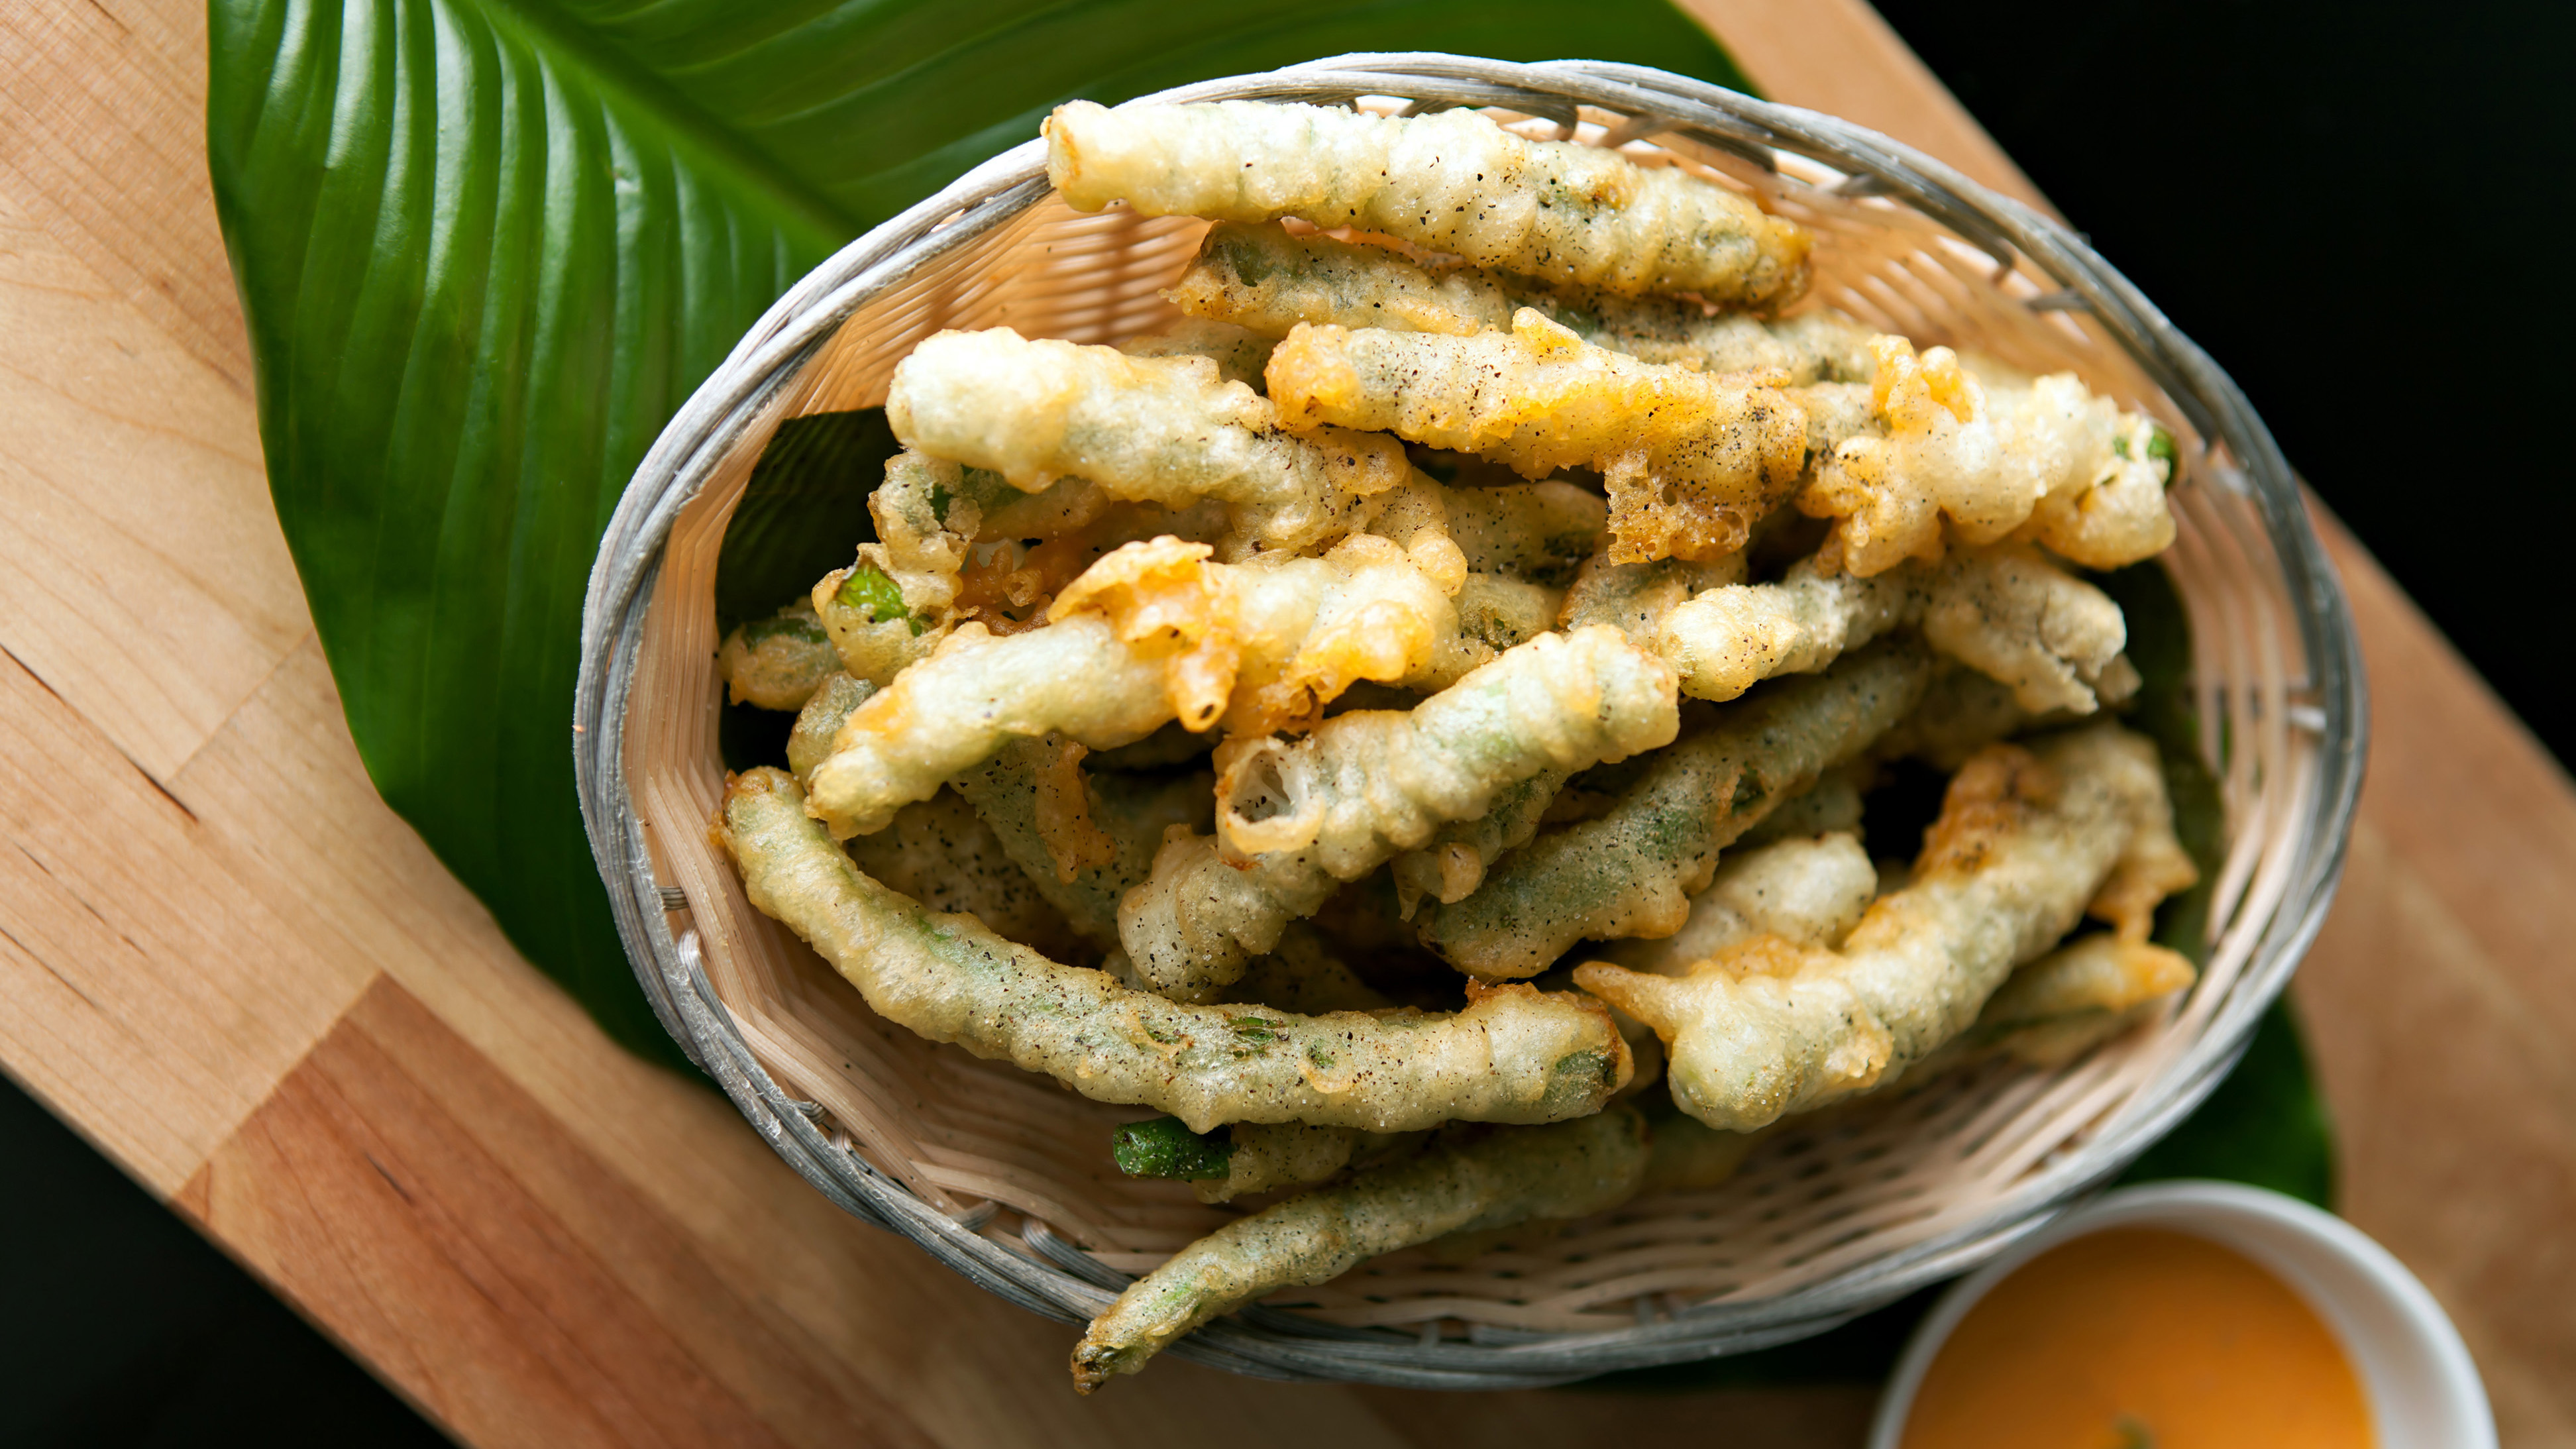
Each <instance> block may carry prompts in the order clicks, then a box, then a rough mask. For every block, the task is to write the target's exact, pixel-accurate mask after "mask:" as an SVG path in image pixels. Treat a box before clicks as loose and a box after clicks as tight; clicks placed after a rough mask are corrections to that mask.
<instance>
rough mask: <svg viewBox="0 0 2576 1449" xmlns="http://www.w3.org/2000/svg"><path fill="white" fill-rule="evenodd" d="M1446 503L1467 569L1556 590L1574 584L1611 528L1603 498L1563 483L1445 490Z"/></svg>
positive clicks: (1450, 530) (1452, 528) (1446, 509)
mask: <svg viewBox="0 0 2576 1449" xmlns="http://www.w3.org/2000/svg"><path fill="white" fill-rule="evenodd" d="M1441 501H1442V503H1443V505H1444V510H1443V511H1444V513H1445V514H1446V517H1447V521H1448V524H1449V535H1450V537H1451V538H1453V539H1455V540H1456V541H1457V544H1458V547H1459V549H1460V551H1461V552H1462V553H1463V554H1464V555H1465V557H1466V560H1467V567H1469V568H1471V569H1474V570H1477V571H1478V572H1480V573H1488V574H1500V575H1507V576H1509V577H1512V578H1516V579H1522V580H1526V581H1527V582H1530V583H1533V584H1544V585H1547V586H1549V587H1552V588H1563V587H1564V586H1566V585H1567V584H1570V583H1572V582H1573V581H1574V575H1575V572H1576V571H1577V570H1578V569H1580V568H1581V567H1582V566H1583V561H1584V560H1585V559H1588V558H1590V557H1592V556H1593V555H1594V554H1596V553H1599V552H1600V551H1601V538H1602V532H1603V530H1605V529H1606V528H1608V526H1609V512H1608V505H1607V504H1605V503H1603V502H1602V501H1601V495H1600V494H1598V493H1594V492H1592V491H1591V490H1589V489H1585V488H1578V487H1576V486H1574V485H1573V484H1571V483H1567V482H1564V481H1562V480H1553V479H1552V480H1550V481H1548V482H1544V483H1503V484H1497V485H1495V486H1493V487H1490V488H1450V489H1444V490H1443V491H1442V493H1441Z"/></svg>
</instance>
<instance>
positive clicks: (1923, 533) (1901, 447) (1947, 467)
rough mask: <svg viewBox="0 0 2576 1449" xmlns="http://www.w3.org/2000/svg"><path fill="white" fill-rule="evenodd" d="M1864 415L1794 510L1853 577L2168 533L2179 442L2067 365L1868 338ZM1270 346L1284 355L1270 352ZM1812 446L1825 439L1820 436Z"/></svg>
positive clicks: (2140, 554) (2144, 541)
mask: <svg viewBox="0 0 2576 1449" xmlns="http://www.w3.org/2000/svg"><path fill="white" fill-rule="evenodd" d="M1870 348H1871V350H1872V351H1873V352H1874V353H1875V354H1876V356H1877V364H1876V367H1875V368H1874V369H1873V371H1872V375H1871V382H1870V396H1871V416H1870V419H1869V423H1868V425H1867V426H1865V427H1861V428H1859V429H1857V430H1856V431H1854V432H1853V433H1852V435H1850V436H1847V437H1844V438H1841V439H1839V440H1834V441H1832V446H1831V447H1830V448H1829V449H1824V450H1820V456H1819V461H1818V462H1817V464H1816V467H1815V469H1814V470H1813V474H1812V477H1811V481H1810V482H1809V483H1808V484H1807V486H1806V488H1805V489H1804V490H1803V491H1802V492H1801V493H1800V494H1799V495H1798V507H1799V508H1800V509H1801V510H1802V511H1804V512H1806V513H1808V514H1810V515H1813V516H1815V517H1818V518H1831V519H1833V520H1835V522H1834V525H1833V531H1832V533H1831V535H1830V536H1829V537H1828V539H1827V540H1826V545H1825V548H1826V552H1827V554H1828V555H1829V556H1831V557H1832V558H1833V559H1834V560H1835V561H1836V565H1837V566H1838V567H1840V568H1843V569H1848V570H1849V571H1851V572H1852V573H1856V574H1861V575H1864V576H1866V575H1870V574H1877V573H1883V572H1885V571H1886V570H1888V569H1891V568H1894V567H1895V566H1896V565H1898V564H1899V563H1902V562H1903V561H1905V560H1906V559H1909V558H1918V559H1927V560H1929V559H1937V558H1939V557H1940V556H1941V551H1942V548H1943V546H1944V542H1945V540H1947V541H1948V542H1951V543H1964V544H1971V545H1974V544H1989V543H1995V542H1999V541H2001V540H2003V539H2005V538H2010V537H2024V538H2036V539H2037V540H2038V541H2040V542H2042V543H2045V544H2047V545H2048V546H2049V547H2050V548H2052V549H2056V550H2058V551H2059V552H2060V553H2061V554H2062V555H2063V556H2064V557H2067V558H2070V559H2072V560H2074V561H2075V562H2077V563H2080V564H2083V565H2085V566H2086V567H2088V568H2115V567H2117V566H2119V565H2121V564H2127V563H2135V562H2137V561H2138V560H2140V559H2143V558H2147V557H2149V556H2151V555H2153V554H2155V553H2158V552H2160V551H2162V550H2163V548H2164V547H2165V545H2167V544H2169V543H2171V542H2173V538H2174V522H2173V516H2172V514H2171V513H2170V512H2169V511H2168V510H2167V508H2166V504H2165V490H2166V488H2167V487H2169V486H2171V484H2172V483H2173V481H2174V473H2173V463H2174V461H2175V452H2174V449H2173V445H2172V440H2171V438H2170V437H2169V436H2168V437H2166V438H2165V442H2164V446H2163V447H2162V448H2161V449H2156V448H2154V447H2153V443H2154V440H2155V439H2156V438H2157V437H2158V436H2161V435H2162V434H2161V431H2160V430H2159V429H2157V428H2156V427H2155V425H2154V424H2153V423H2151V422H2149V421H2147V420H2146V419H2144V418H2139V417H2136V416H2135V415H2123V414H2122V413H2121V412H2120V411H2119V409H2118V408H2117V407H2116V406H2115V405H2114V404H2113V403H2112V402H2111V401H2110V400H2109V399H2108V398H2101V397H2096V396H2094V395H2093V394H2092V393H2091V392H2090V391H2088V390H2086V388H2085V386H2084V384H2083V382H2082V381H2081V380H2079V379H2078V378H2077V377H2076V376H2075V375H2074V374H2073V373H2071V372H2062V373H2052V374H2050V375H2048V376H2045V377H2038V378H2032V377H2027V376H2024V375H2022V374H2019V373H2015V372H2012V371H2010V370H2008V369H2005V368H2002V367H1999V366H1996V365H1993V364H1991V363H1987V362H1983V361H1977V360H1971V359H1963V358H1961V357H1959V356H1958V355H1957V354H1955V353H1953V352H1952V351H1951V350H1950V349H1949V348H1946V347H1935V348H1933V349H1931V350H1930V351H1928V352H1925V353H1923V354H1922V355H1921V356H1920V357H1917V356H1916V355H1915V351H1914V346H1913V344H1912V343H1910V342H1908V341H1906V340H1905V339H1904V338H1902V337H1893V336H1881V337H1876V338H1873V339H1871V342H1870ZM1274 356H1275V354H1274ZM1810 441H1811V442H1821V441H1827V440H1823V439H1815V438H1812V437H1811V440H1810Z"/></svg>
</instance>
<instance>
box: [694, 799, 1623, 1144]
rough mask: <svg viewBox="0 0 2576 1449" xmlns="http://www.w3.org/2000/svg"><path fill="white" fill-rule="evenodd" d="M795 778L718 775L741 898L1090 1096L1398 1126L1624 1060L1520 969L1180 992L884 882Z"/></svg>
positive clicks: (1578, 1109) (1563, 1095)
mask: <svg viewBox="0 0 2576 1449" xmlns="http://www.w3.org/2000/svg"><path fill="white" fill-rule="evenodd" d="M802 794H803V792H802V791H800V790H798V789H797V787H796V782H795V781H794V780H793V779H792V778H790V777H789V776H788V775H787V773H786V772H785V771H783V770H774V769H766V768H764V769H758V770H750V771H746V772H744V773H743V774H742V775H740V776H737V777H736V778H735V779H734V780H733V781H732V782H731V784H730V785H729V787H728V788H727V790H726V794H725V804H724V810H723V814H722V815H721V816H720V817H719V819H718V821H717V829H716V834H717V838H718V840H719V841H720V843H722V844H723V845H724V847H725V848H726V850H727V851H729V852H730V853H731V854H732V856H733V858H734V861H735V863H736V865H737V866H738V867H739V868H740V870H741V873H742V879H743V890H744V893H745V894H746V895H748V896H749V897H750V899H751V903H752V904H753V905H754V906H755V907H757V908H759V909H760V910H761V911H762V912H764V913H766V914H768V915H770V916H772V917H775V918H776V919H778V920H779V921H781V922H784V923H785V924H786V925H787V927H788V928H789V929H790V930H792V931H794V932H795V933H796V934H797V935H798V936H800V937H802V938H804V940H805V941H806V942H807V943H808V944H810V945H811V946H813V947H814V949H815V950H816V951H818V952H820V953H821V954H822V956H823V958H824V959H825V960H827V961H829V962H831V963H832V964H833V966H834V967H836V968H838V969H839V971H840V972H841V974H842V975H843V976H845V977H847V978H848V979H849V981H850V983H851V984H852V985H853V986H856V987H857V988H858V990H859V993H860V995H862V996H864V997H865V998H866V999H867V1002H868V1005H869V1006H870V1007H871V1008H872V1009H874V1010H875V1011H876V1013H877V1014H878V1015H880V1016H883V1017H885V1018H886V1019H887V1020H889V1021H892V1022H894V1023H895V1024H897V1025H899V1026H902V1027H905V1028H906V1029H908V1030H911V1031H913V1032H916V1033H918V1034H920V1035H921V1036H924V1037H927V1038H929V1039H930V1040H932V1041H940V1042H956V1043H958V1044H959V1045H961V1046H964V1047H965V1048H966V1049H967V1050H968V1051H971V1052H974V1053H975V1054H976V1055H978V1056H985V1057H998V1058H1002V1059H1005V1060H1008V1061H1010V1062H1012V1063H1013V1064H1015V1065H1017V1066H1019V1067H1021V1068H1023V1069H1024V1070H1027V1071H1032V1072H1037V1073H1040V1074H1041V1075H1045V1076H1050V1077H1053V1078H1055V1079H1056V1080H1057V1081H1060V1082H1062V1083H1064V1084H1065V1085H1066V1086H1068V1087H1071V1088H1072V1089H1073V1090H1075V1091H1077V1092H1080V1093H1082V1094H1083V1095H1084V1096H1086V1097H1090V1098H1092V1099H1093V1100H1095V1101H1102V1102H1118V1103H1127V1104H1132V1105H1138V1106H1150V1107H1153V1108H1156V1109H1158V1110H1160V1111H1164V1112H1168V1113H1171V1114H1172V1115H1173V1116H1175V1117H1178V1118H1180V1119H1181V1120H1182V1121H1183V1122H1184V1123H1187V1124H1188V1125H1189V1127H1190V1129H1191V1130H1192V1131H1197V1132H1204V1131H1206V1130H1207V1129H1209V1128H1211V1127H1214V1126H1216V1125H1217V1124H1218V1123H1221V1122H1311V1123H1316V1124H1319V1125H1324V1126H1342V1127H1361V1128H1366V1129H1368V1130H1370V1131H1373V1132H1405V1131H1415V1130H1419V1129H1421V1128H1426V1127H1431V1126H1436V1125H1438V1124H1440V1123H1442V1122H1447V1121H1452V1120H1459V1121H1497V1122H1553V1121H1561V1120H1564V1119H1566V1118H1569V1117H1577V1116H1584V1115H1588V1114H1590V1113H1593V1112H1596V1111H1599V1110H1600V1108H1601V1106H1602V1104H1603V1103H1604V1102H1606V1101H1607V1100H1608V1099H1609V1097H1610V1094H1611V1093H1613V1092H1615V1091H1617V1090H1618V1089H1619V1087H1620V1086H1621V1085H1622V1084H1624V1083H1625V1082H1626V1081H1627V1079H1628V1075H1629V1072H1630V1069H1631V1068H1630V1063H1629V1059H1628V1053H1627V1047H1626V1045H1625V1044H1624V1043H1622V1042H1621V1041H1620V1040H1619V1034H1618V1032H1617V1030H1616V1029H1614V1028H1613V1027H1612V1026H1611V1025H1610V1018H1609V1014H1608V1013H1607V1012H1606V1011H1604V1010H1603V1009H1602V1008H1601V1006H1600V1004H1599V1003H1597V1002H1592V1001H1588V1000H1585V999H1582V998H1579V997H1574V996H1569V995H1550V994H1547V993H1543V992H1539V991H1534V990H1530V989H1528V988H1526V987H1518V988H1502V989H1496V990H1492V991H1484V992H1470V994H1469V998H1468V1004H1467V1007H1466V1009H1465V1010H1463V1011H1460V1012H1457V1013H1454V1014H1450V1015H1428V1014H1421V1013H1402V1012H1399V1013H1391V1014H1387V1015H1378V1016H1372V1015H1369V1014H1366V1013H1362V1012H1340V1013H1336V1014H1333V1015H1329V1016H1295V1015H1291V1014H1289V1013H1286V1012H1279V1011H1271V1010H1265V1009H1262V1008H1257V1007H1243V1006H1186V1005H1181V1004H1178V1003H1175V1002H1170V1001H1166V1000H1163V999H1162V998H1161V997H1158V996H1154V995H1151V994H1149V993H1146V992H1140V991H1134V990H1130V989H1128V988H1126V987H1122V986H1120V985H1119V984H1118V983H1117V982H1116V981H1115V980H1114V979H1112V978H1111V977H1110V976H1109V975H1107V974H1106V973H1104V972H1100V971H1093V970H1088V969H1085V968H1081V967H1073V966H1062V965H1058V964H1057V963H1056V962H1054V961H1051V960H1048V959H1047V958H1046V957H1045V956H1043V955H1040V954H1039V953H1038V952H1036V951H1033V950H1031V949H1029V948H1027V947H1025V946H1021V945H1017V944H1015V943H1013V942H1011V941H1008V940H1006V939H1004V938H1003V937H1001V936H1000V935H998V934H996V933H995V932H994V931H993V930H992V929H991V928H990V927H989V926H987V925H985V924H984V923H983V922H981V921H979V920H976V919H975V918H974V917H972V916H968V915H943V914H941V913H939V912H936V911H932V910H930V909H928V908H927V907H925V906H923V905H921V904H920V903H919V902H917V901H914V900H912V899H911V898H909V897H907V896H904V895H902V894H899V893H897V892H895V891H893V890H890V889H888V888H887V887H886V886H884V885H882V884H880V883H879V882H878V881H876V880H875V879H873V878H872V877H870V876H869V875H867V874H866V873H864V872H863V871H861V870H860V869H859V867H857V866H856V865H854V864H852V863H851V860H850V857H849V856H848V855H846V854H844V853H843V852H842V850H841V849H840V847H839V846H838V845H836V844H835V843H834V842H833V840H832V838H831V836H830V835H829V834H828V833H827V832H826V831H825V830H824V829H823V828H822V826H821V825H820V824H818V823H817V822H815V821H814V820H813V819H812V817H810V816H808V815H807V814H806V813H805V806H804V801H803V799H802ZM970 818H971V817H970ZM1013 869H1014V873H1016V867H1014V868H1013Z"/></svg>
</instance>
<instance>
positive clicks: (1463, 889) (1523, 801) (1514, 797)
mask: <svg viewBox="0 0 2576 1449" xmlns="http://www.w3.org/2000/svg"><path fill="white" fill-rule="evenodd" d="M1572 778H1574V772H1573V771H1571V770H1541V771H1539V772H1538V773H1537V774H1535V775H1532V776H1530V777H1529V778H1528V779H1526V780H1523V781H1521V782H1520V783H1519V784H1517V785H1512V786H1509V787H1507V788H1505V789H1504V790H1503V791H1502V792H1501V793H1499V794H1497V795H1496V796H1495V797H1494V803H1493V804H1492V805H1491V806H1489V807H1487V809H1486V811H1485V813H1484V814H1482V815H1479V816H1477V817H1475V818H1474V819H1472V820H1452V821H1450V822H1449V823H1448V824H1446V825H1443V826H1441V827H1440V828H1439V829H1438V830H1435V831H1433V832H1431V839H1430V840H1429V841H1428V842H1426V843H1425V844H1423V845H1422V846H1421V847H1420V848H1419V849H1415V850H1408V851H1406V852H1405V853H1404V854H1402V855H1399V856H1397V857H1396V858H1395V861H1394V863H1393V864H1392V865H1390V866H1389V867H1388V869H1389V870H1390V871H1391V872H1392V873H1393V875H1394V877H1395V904H1396V911H1397V913H1398V914H1399V915H1401V916H1402V917H1403V918H1404V919H1405V920H1408V921H1409V920H1412V919H1413V913H1414V910H1415V908H1416V907H1418V906H1419V905H1420V904H1421V902H1422V898H1423V897H1424V896H1429V897H1431V898H1432V899H1433V900H1436V901H1438V902H1440V903H1441V904H1442V905H1449V904H1452V903H1455V902H1457V901H1462V900H1465V899H1466V898H1467V896H1468V895H1469V894H1470V893H1471V892H1473V891H1474V890H1475V889H1476V887H1478V886H1480V885H1482V884H1484V881H1485V871H1486V869H1487V868H1488V867H1490V866H1491V865H1493V863H1494V862H1495V861H1497V860H1499V859H1501V858H1502V855H1503V853H1504V852H1505V851H1509V850H1517V849H1519V848H1520V847H1521V846H1523V845H1526V844H1528V843H1529V838H1530V837H1531V836H1533V835H1536V834H1537V833H1538V827H1539V825H1540V824H1541V822H1543V821H1544V820H1545V819H1546V818H1547V811H1548V807H1549V806H1551V805H1553V804H1555V803H1556V794H1557V792H1558V791H1559V790H1562V789H1564V788H1565V782H1566V781H1567V780H1570V779H1572Z"/></svg>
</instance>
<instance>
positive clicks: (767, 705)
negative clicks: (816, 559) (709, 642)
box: [716, 599, 841, 710]
mask: <svg viewBox="0 0 2576 1449" xmlns="http://www.w3.org/2000/svg"><path fill="white" fill-rule="evenodd" d="M840 667H841V659H840V655H839V654H838V653H836V652H835V651H834V650H833V648H832V636H831V635H829V634H827V633H825V632H824V631H823V621H822V620H821V619H818V618H816V617H815V615H814V610H813V607H812V606H811V605H810V604H808V603H806V601H804V600H803V599H798V600H797V601H795V602H794V603H791V604H789V605H787V606H786V607H785V608H783V609H780V610H779V611H778V612H777V613H775V614H772V615H770V616H769V617H768V618H766V619H753V620H750V621H748V622H746V623H741V624H736V625H735V626H734V627H733V629H732V631H731V632H729V633H727V634H726V635H725V637H724V643H723V644H722V645H720V646H719V647H718V648H717V650H716V673H717V675H718V676H719V677H721V678H722V679H723V680H724V682H725V689H726V694H727V697H729V698H730V699H732V701H733V702H734V703H736V704H748V705H753V706H756V707H758V708H761V709H782V710H783V709H803V708H804V707H805V701H807V700H809V699H811V698H813V697H814V690H815V687H816V686H818V685H820V684H821V683H822V682H823V678H824V676H825V675H828V674H833V673H836V672H838V671H839V669H840Z"/></svg>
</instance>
